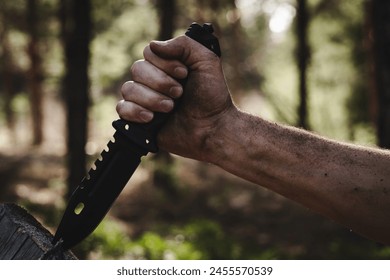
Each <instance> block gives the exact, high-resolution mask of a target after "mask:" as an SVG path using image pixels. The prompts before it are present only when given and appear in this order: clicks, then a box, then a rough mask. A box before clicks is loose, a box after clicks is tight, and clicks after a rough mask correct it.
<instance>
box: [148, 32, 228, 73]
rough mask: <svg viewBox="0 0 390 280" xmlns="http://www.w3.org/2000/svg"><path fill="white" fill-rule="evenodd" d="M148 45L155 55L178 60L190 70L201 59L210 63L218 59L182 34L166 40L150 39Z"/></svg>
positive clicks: (193, 68) (194, 67) (194, 68)
mask: <svg viewBox="0 0 390 280" xmlns="http://www.w3.org/2000/svg"><path fill="white" fill-rule="evenodd" d="M149 46H150V49H151V51H152V52H153V53H155V54H156V55H157V56H159V57H162V58H165V59H176V60H179V61H181V62H182V63H183V64H184V65H186V66H187V67H188V68H189V69H191V70H196V67H197V65H199V62H202V61H208V62H211V63H217V62H218V61H220V59H219V57H218V56H217V55H216V54H215V53H214V52H212V51H211V50H209V49H208V48H206V47H205V46H203V45H202V44H200V43H198V42H197V41H195V40H193V39H191V38H189V37H188V36H184V35H183V36H179V37H176V38H174V39H171V40H168V41H152V42H150V44H149Z"/></svg>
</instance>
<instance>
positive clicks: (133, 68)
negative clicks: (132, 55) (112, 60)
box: [130, 59, 145, 77]
mask: <svg viewBox="0 0 390 280" xmlns="http://www.w3.org/2000/svg"><path fill="white" fill-rule="evenodd" d="M144 63H145V60H143V59H140V60H137V61H135V62H134V63H133V65H132V66H131V68H130V74H131V75H132V76H133V77H134V76H136V75H138V73H139V71H141V69H142V65H143V64H144Z"/></svg>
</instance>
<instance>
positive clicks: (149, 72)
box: [131, 60, 183, 98]
mask: <svg viewBox="0 0 390 280" xmlns="http://www.w3.org/2000/svg"><path fill="white" fill-rule="evenodd" d="M131 75H132V78H133V80H134V81H135V82H137V83H140V84H143V85H144V86H146V87H148V88H150V89H153V90H155V91H157V92H160V93H162V94H165V95H167V96H170V97H172V98H178V97H180V96H181V94H182V93H183V88H182V86H181V84H180V83H179V82H178V81H176V80H175V79H174V78H172V77H170V76H169V75H168V74H166V73H165V72H164V71H162V70H160V69H159V68H157V67H156V66H154V65H153V64H151V63H150V62H148V61H146V60H138V61H136V62H135V63H134V64H133V66H132V67H131Z"/></svg>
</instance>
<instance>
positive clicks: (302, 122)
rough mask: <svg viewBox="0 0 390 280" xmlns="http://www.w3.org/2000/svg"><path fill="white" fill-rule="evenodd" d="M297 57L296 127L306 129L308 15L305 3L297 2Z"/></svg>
mask: <svg viewBox="0 0 390 280" xmlns="http://www.w3.org/2000/svg"><path fill="white" fill-rule="evenodd" d="M297 1H298V2H297V3H298V6H297V25H296V30H297V39H298V44H297V56H298V71H299V100H300V101H299V102H300V103H299V108H298V126H300V127H302V128H304V129H308V128H309V124H308V112H307V99H308V91H307V75H306V74H307V68H308V64H309V55H310V50H309V44H308V40H307V33H308V22H309V14H308V11H307V1H306V0H297Z"/></svg>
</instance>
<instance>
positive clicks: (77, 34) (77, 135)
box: [60, 0, 91, 195]
mask: <svg viewBox="0 0 390 280" xmlns="http://www.w3.org/2000/svg"><path fill="white" fill-rule="evenodd" d="M90 5H91V4H90V0H67V1H61V11H60V12H61V23H62V37H63V41H64V48H65V66H66V73H65V77H64V81H63V94H64V96H65V100H66V112H67V149H68V172H69V175H68V182H67V183H68V190H69V192H68V194H69V195H70V194H71V193H72V192H73V191H74V189H75V188H76V187H77V185H78V183H79V182H80V180H81V179H82V178H83V177H84V175H85V171H86V170H85V168H86V155H85V144H86V141H87V134H88V133H87V123H88V105H89V94H88V91H89V78H88V65H89V57H90V52H89V43H90V33H91V19H90V8H91V7H90Z"/></svg>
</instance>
